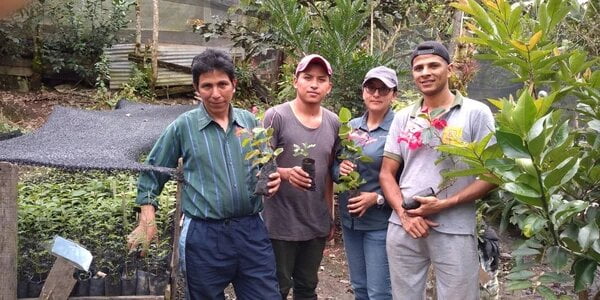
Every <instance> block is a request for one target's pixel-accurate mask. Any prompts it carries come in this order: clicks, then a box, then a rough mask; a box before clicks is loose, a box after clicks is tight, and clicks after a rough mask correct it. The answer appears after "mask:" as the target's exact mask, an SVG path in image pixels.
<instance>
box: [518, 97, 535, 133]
mask: <svg viewBox="0 0 600 300" xmlns="http://www.w3.org/2000/svg"><path fill="white" fill-rule="evenodd" d="M536 115H537V109H536V107H535V103H534V102H533V97H531V95H530V94H529V91H527V90H524V91H523V92H522V93H521V96H520V97H519V100H518V101H517V106H515V110H514V112H513V122H514V123H515V125H516V127H517V128H519V129H520V132H521V135H522V136H526V135H527V133H528V132H529V129H531V126H532V125H533V122H535V116H536Z"/></svg>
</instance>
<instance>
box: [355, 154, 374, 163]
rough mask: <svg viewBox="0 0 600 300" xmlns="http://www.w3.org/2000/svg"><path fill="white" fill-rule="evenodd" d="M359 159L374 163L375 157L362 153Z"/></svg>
mask: <svg viewBox="0 0 600 300" xmlns="http://www.w3.org/2000/svg"><path fill="white" fill-rule="evenodd" d="M358 160H360V161H361V162H364V163H372V162H373V159H372V158H371V157H370V156H366V155H362V156H361V157H359V158H358Z"/></svg>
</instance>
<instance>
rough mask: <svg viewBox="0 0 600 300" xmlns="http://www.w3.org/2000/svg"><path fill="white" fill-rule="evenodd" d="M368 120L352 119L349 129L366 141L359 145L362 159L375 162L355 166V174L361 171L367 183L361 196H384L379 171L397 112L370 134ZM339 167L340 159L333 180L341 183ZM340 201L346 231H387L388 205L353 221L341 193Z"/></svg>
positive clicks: (371, 210) (362, 186)
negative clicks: (366, 194) (372, 193)
mask: <svg viewBox="0 0 600 300" xmlns="http://www.w3.org/2000/svg"><path fill="white" fill-rule="evenodd" d="M367 120H368V112H366V113H365V114H363V115H362V116H361V117H358V118H355V119H352V120H351V121H350V123H349V125H350V127H352V128H353V129H354V130H355V131H356V132H357V133H358V134H360V135H361V136H363V137H365V138H366V139H365V140H364V141H359V142H358V143H357V144H359V145H361V147H362V150H363V155H366V156H369V157H370V158H372V159H373V162H371V163H363V162H355V163H356V164H357V168H356V171H358V173H359V174H360V176H361V177H362V178H363V179H364V180H365V181H366V183H364V184H363V185H361V186H360V188H359V190H360V191H362V192H375V193H378V194H380V195H382V196H383V192H382V191H381V186H380V185H379V170H380V169H381V162H382V161H383V148H384V146H385V142H386V138H387V136H388V133H389V130H390V125H391V124H392V121H393V120H394V112H393V111H392V109H388V111H387V113H386V114H385V116H384V117H383V120H382V121H381V124H379V126H378V127H377V128H375V129H373V130H369V127H368V126H367ZM340 163H341V161H340V160H339V159H337V160H336V163H335V164H334V166H333V170H332V174H333V177H334V179H335V180H336V181H339V176H340V168H339V165H340ZM339 200H340V204H339V207H340V216H341V218H342V224H343V225H344V226H346V227H347V228H351V229H356V230H381V229H385V228H387V224H388V218H389V217H390V214H391V212H392V210H391V208H390V207H389V205H387V204H385V205H383V206H381V207H380V206H377V205H375V206H372V207H370V208H369V209H368V210H367V212H366V213H365V214H364V215H363V216H362V217H360V218H352V217H351V216H350V213H349V212H348V208H347V205H348V193H342V194H341V195H340V197H339Z"/></svg>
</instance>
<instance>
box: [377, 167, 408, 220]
mask: <svg viewBox="0 0 600 300" xmlns="http://www.w3.org/2000/svg"><path fill="white" fill-rule="evenodd" d="M379 184H380V185H381V190H382V192H383V196H384V197H385V201H386V202H387V203H388V204H389V205H390V207H391V208H392V209H394V210H395V211H397V212H401V211H402V210H403V208H402V193H401V192H400V186H399V185H398V182H396V178H395V177H394V176H393V175H392V174H385V173H383V172H382V173H380V174H379Z"/></svg>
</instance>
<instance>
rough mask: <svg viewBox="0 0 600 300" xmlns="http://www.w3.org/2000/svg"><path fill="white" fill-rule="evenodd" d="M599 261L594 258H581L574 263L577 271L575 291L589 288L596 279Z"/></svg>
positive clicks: (574, 269)
mask: <svg viewBox="0 0 600 300" xmlns="http://www.w3.org/2000/svg"><path fill="white" fill-rule="evenodd" d="M596 267H597V263H596V262H595V261H593V260H590V259H586V258H581V259H578V260H576V261H575V262H574V263H573V271H574V273H575V292H581V291H583V290H585V289H587V287H588V286H590V285H591V284H592V282H593V281H594V273H595V272H596Z"/></svg>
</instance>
